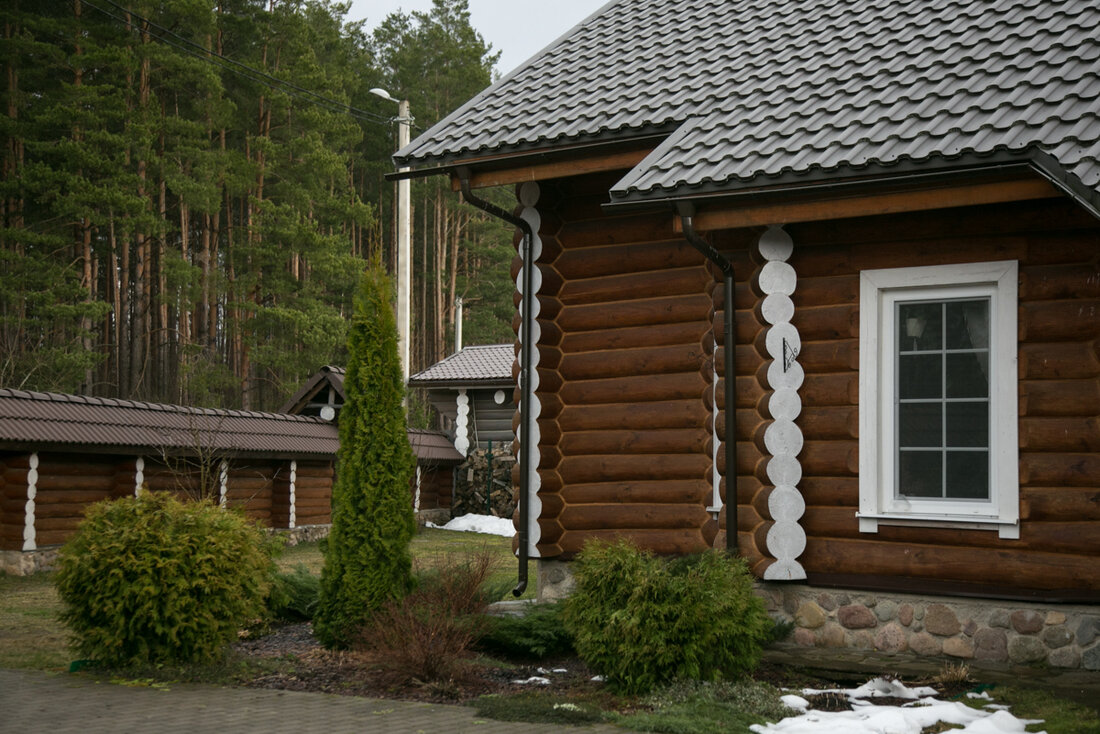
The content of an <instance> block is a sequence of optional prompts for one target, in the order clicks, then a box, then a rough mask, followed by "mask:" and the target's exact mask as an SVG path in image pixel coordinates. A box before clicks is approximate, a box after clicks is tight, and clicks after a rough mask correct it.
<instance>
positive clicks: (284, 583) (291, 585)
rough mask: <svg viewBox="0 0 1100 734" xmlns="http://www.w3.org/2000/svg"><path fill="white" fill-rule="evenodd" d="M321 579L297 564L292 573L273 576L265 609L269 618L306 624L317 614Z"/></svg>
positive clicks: (284, 572)
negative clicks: (268, 613)
mask: <svg viewBox="0 0 1100 734" xmlns="http://www.w3.org/2000/svg"><path fill="white" fill-rule="evenodd" d="M320 595H321V578H320V577H319V576H315V575H314V574H312V573H310V572H309V569H308V568H306V567H305V566H304V565H302V564H301V563H299V564H298V565H297V566H295V567H294V569H293V570H292V571H282V572H280V573H278V574H276V575H275V578H274V579H273V583H272V585H271V593H270V594H269V595H268V598H267V608H268V611H269V612H270V613H271V616H272V617H274V618H275V619H278V620H282V621H284V622H306V621H309V620H311V619H313V615H314V614H315V613H316V612H317V601H318V598H319V597H320Z"/></svg>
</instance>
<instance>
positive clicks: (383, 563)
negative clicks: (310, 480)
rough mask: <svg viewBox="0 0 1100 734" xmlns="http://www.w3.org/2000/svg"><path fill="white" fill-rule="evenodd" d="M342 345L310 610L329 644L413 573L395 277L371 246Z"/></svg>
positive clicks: (347, 636)
mask: <svg viewBox="0 0 1100 734" xmlns="http://www.w3.org/2000/svg"><path fill="white" fill-rule="evenodd" d="M348 355H349V359H348V366H347V374H346V376H345V377H344V389H345V392H346V394H347V397H346V400H345V402H344V407H343V408H342V409H341V412H340V451H339V453H338V455H337V479H336V484H335V486H334V487H333V490H332V529H331V532H330V535H329V538H328V548H327V551H326V553H325V566H324V570H323V571H322V573H321V598H320V603H319V605H318V609H317V614H316V616H315V618H314V630H315V632H316V634H317V637H318V639H320V640H321V642H323V643H324V644H325V645H327V646H329V647H345V646H347V644H348V643H349V642H350V641H351V639H352V636H353V635H354V633H355V631H356V630H357V629H358V628H359V627H361V626H362V625H364V624H366V623H367V621H368V620H369V618H370V615H371V613H372V612H374V611H375V610H377V609H378V608H379V607H380V606H382V604H384V603H385V602H387V601H389V600H391V599H397V598H400V597H402V596H403V595H404V594H406V593H407V592H408V590H409V588H410V586H411V583H412V570H411V569H412V561H411V557H410V555H409V541H410V540H411V539H412V535H413V532H414V531H415V530H416V520H415V518H414V517H413V509H412V499H411V497H410V495H409V480H410V479H411V477H412V472H413V468H414V466H415V460H414V458H413V454H412V449H411V448H410V447H409V440H408V436H407V434H406V430H405V412H404V408H403V407H402V405H401V401H402V398H403V396H404V385H403V383H402V379H401V363H400V360H399V358H398V354H397V327H396V324H395V320H394V313H393V287H392V284H391V282H390V279H389V276H388V275H387V274H386V271H385V269H384V268H383V266H382V262H381V259H380V257H378V256H376V257H375V258H374V259H373V260H372V262H371V265H370V267H369V268H368V269H367V271H366V273H365V274H364V276H363V280H362V282H361V284H360V287H359V291H358V293H357V294H356V298H355V312H354V314H353V316H352V323H351V328H350V331H349V334H348Z"/></svg>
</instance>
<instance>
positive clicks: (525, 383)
mask: <svg viewBox="0 0 1100 734" xmlns="http://www.w3.org/2000/svg"><path fill="white" fill-rule="evenodd" d="M454 175H455V176H457V178H458V180H459V184H460V186H461V191H462V198H463V199H465V200H466V202H467V203H468V204H472V205H474V206H476V207H477V208H478V209H481V210H482V211H483V212H485V213H487V214H489V215H490V216H493V217H496V218H497V219H503V220H504V221H506V222H508V223H509V224H512V225H514V226H516V227H518V228H519V229H520V231H522V232H523V244H522V245H521V252H520V255H521V257H522V258H523V293H522V308H523V323H522V326H521V327H520V334H521V335H522V340H521V342H520V387H521V388H522V390H521V392H520V408H519V413H520V451H519V476H520V480H519V482H520V497H519V532H518V536H519V580H518V582H517V584H516V587H515V588H514V589H512V595H513V596H520V595H522V594H523V592H524V591H526V590H527V561H528V559H529V558H530V549H529V548H528V542H529V539H528V535H529V533H528V523H530V521H531V451H532V450H533V449H534V446H532V445H531V436H532V435H533V429H532V426H531V393H532V392H533V390H532V389H531V386H532V385H534V384H535V383H534V381H533V379H532V377H533V369H532V365H531V349H532V346H531V339H532V336H533V332H534V323H533V322H534V304H533V301H534V295H533V294H532V292H531V291H532V276H531V273H532V271H533V270H534V263H533V262H532V261H531V260H532V258H531V249H532V243H533V242H534V239H535V233H534V231H532V229H531V224H530V223H529V222H528V221H527V220H526V219H523V218H522V217H517V216H516V215H515V214H512V213H511V212H510V211H507V210H505V209H502V208H500V207H499V206H497V205H496V204H494V203H492V202H490V201H486V200H485V199H480V198H478V197H477V196H475V195H474V194H473V193H472V192H471V191H470V169H468V168H466V167H462V168H458V169H456V170H455V171H454Z"/></svg>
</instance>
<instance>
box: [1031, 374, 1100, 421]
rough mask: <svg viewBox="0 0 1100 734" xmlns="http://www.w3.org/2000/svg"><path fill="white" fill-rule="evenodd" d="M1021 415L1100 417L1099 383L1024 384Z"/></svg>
mask: <svg viewBox="0 0 1100 734" xmlns="http://www.w3.org/2000/svg"><path fill="white" fill-rule="evenodd" d="M1019 411H1020V415H1023V416H1031V417H1037V416H1084V417H1091V416H1095V415H1097V414H1100V380H1096V379H1087V380H1024V381H1021V382H1020V397H1019Z"/></svg>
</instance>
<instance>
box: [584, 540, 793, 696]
mask: <svg viewBox="0 0 1100 734" xmlns="http://www.w3.org/2000/svg"><path fill="white" fill-rule="evenodd" d="M574 575H575V579H576V588H575V590H574V591H573V593H572V595H570V597H569V598H568V599H567V600H566V602H565V609H564V620H565V626H566V629H567V630H568V631H569V633H570V634H571V635H572V636H573V644H574V646H575V648H576V650H577V653H578V654H579V655H580V656H581V658H582V659H583V660H584V661H585V663H587V664H588V666H589V667H590V668H592V669H593V670H595V671H596V672H598V673H600V674H602V675H604V676H605V677H606V678H607V681H608V684H609V685H611V686H612V687H613V688H615V689H617V690H619V691H621V692H623V693H628V694H640V693H646V692H648V691H650V690H652V689H653V688H654V687H655V686H657V685H660V684H663V683H667V682H669V681H672V680H675V679H681V678H683V679H692V680H701V681H713V680H719V679H731V678H735V677H737V676H739V675H742V674H744V673H746V672H749V671H751V670H752V669H753V668H754V667H755V666H756V664H757V662H758V661H759V658H760V649H761V646H762V644H763V642H764V641H765V640H766V639H767V638H768V634H769V632H770V630H771V626H772V625H771V620H770V619H768V616H767V612H766V610H765V608H764V603H763V602H762V601H761V600H760V599H759V598H758V597H757V596H755V595H754V594H753V587H752V577H751V576H750V575H749V572H748V569H747V567H746V566H745V563H744V561H742V560H741V559H738V558H733V557H731V556H729V555H727V554H724V553H720V552H718V551H708V552H706V553H701V554H698V555H694V556H686V557H683V558H677V559H672V560H665V559H661V558H657V557H655V556H653V555H651V554H649V553H645V552H642V551H639V550H638V549H637V548H636V547H634V546H633V545H630V544H629V543H626V542H618V543H614V544H608V543H590V544H588V545H586V546H585V548H584V551H583V552H582V553H581V555H580V556H579V557H578V560H577V562H576V564H575V568H574Z"/></svg>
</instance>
